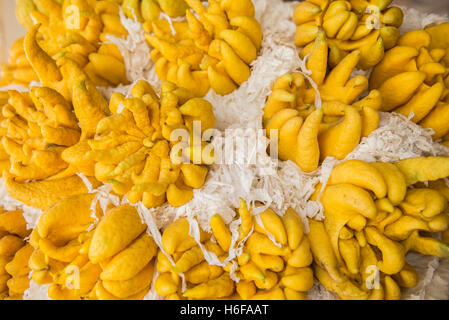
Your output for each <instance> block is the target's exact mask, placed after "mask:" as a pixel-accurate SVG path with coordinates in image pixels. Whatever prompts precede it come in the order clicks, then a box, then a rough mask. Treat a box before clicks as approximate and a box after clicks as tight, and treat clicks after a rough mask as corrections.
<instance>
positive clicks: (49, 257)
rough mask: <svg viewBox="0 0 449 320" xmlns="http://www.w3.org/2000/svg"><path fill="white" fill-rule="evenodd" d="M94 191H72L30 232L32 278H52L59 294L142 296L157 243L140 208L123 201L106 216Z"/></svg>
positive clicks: (98, 297)
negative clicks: (142, 216) (150, 233)
mask: <svg viewBox="0 0 449 320" xmlns="http://www.w3.org/2000/svg"><path fill="white" fill-rule="evenodd" d="M94 196H95V195H94V194H80V195H75V196H71V197H68V198H66V199H64V200H61V201H60V202H58V203H57V204H56V205H54V206H53V207H51V208H50V209H48V210H47V211H45V212H44V213H43V214H42V216H41V217H40V219H39V221H38V224H37V226H36V228H35V229H34V230H33V232H32V234H31V236H30V245H31V246H32V247H33V248H34V250H33V252H32V254H31V257H30V259H29V267H30V268H31V270H32V273H31V278H32V279H33V280H34V281H35V282H36V283H38V284H49V287H48V296H49V297H50V298H51V299H53V300H80V299H86V300H120V299H125V300H140V299H142V298H143V297H144V296H145V295H146V294H147V292H148V291H149V289H150V285H151V282H152V279H153V271H154V260H153V257H154V256H155V255H156V250H157V246H156V244H155V243H154V241H153V238H152V237H150V236H149V235H148V234H147V232H146V229H147V226H146V224H145V223H143V222H142V219H141V217H140V216H139V214H138V212H137V210H136V208H134V207H132V206H130V205H121V206H118V207H113V208H109V209H108V210H107V211H106V213H105V214H104V216H101V215H102V211H101V209H100V207H99V205H97V209H96V213H95V214H96V215H95V216H93V215H92V212H91V203H92V201H93V198H94ZM95 218H96V219H97V220H98V219H100V221H99V222H98V224H95V220H96V219H95ZM90 226H94V230H92V231H90V228H89V227H90Z"/></svg>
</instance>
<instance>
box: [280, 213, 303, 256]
mask: <svg viewBox="0 0 449 320" xmlns="http://www.w3.org/2000/svg"><path fill="white" fill-rule="evenodd" d="M282 222H283V223H284V227H285V231H286V233H287V240H288V246H289V248H290V249H291V250H295V249H296V248H297V247H298V246H299V244H300V243H301V241H302V240H303V236H304V232H303V225H302V221H301V218H299V215H298V214H297V213H296V212H295V210H293V209H292V208H289V209H287V211H286V212H285V213H284V215H283V216H282Z"/></svg>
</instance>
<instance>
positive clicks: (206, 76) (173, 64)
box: [130, 0, 262, 97]
mask: <svg viewBox="0 0 449 320" xmlns="http://www.w3.org/2000/svg"><path fill="white" fill-rule="evenodd" d="M130 2H134V3H135V5H138V1H130ZM173 3H174V2H173V1H167V0H164V1H159V5H160V7H161V9H162V11H165V9H164V5H170V4H173ZM185 3H186V4H187V7H186V9H188V10H185V9H184V12H183V13H182V15H183V16H184V15H185V17H186V20H187V21H186V22H173V23H172V24H169V23H168V22H167V21H166V20H162V19H161V20H157V19H156V20H152V19H148V20H146V19H145V20H146V22H145V23H144V28H145V30H146V31H147V32H148V34H146V39H147V42H148V43H149V44H150V46H151V47H152V48H154V49H153V50H152V52H151V58H152V60H153V61H154V62H155V64H156V74H157V75H158V77H159V78H160V79H161V80H162V81H170V82H173V83H175V84H177V85H178V86H180V87H184V88H187V89H189V90H190V91H192V92H193V93H194V94H195V96H198V97H203V96H205V95H206V94H207V93H208V91H209V90H210V89H211V88H212V89H213V90H214V91H215V92H216V93H218V94H220V95H227V94H229V93H231V92H233V91H234V90H236V89H237V88H238V87H239V86H241V85H242V84H243V83H244V82H246V81H247V80H248V78H249V77H250V76H251V69H250V64H251V63H252V62H253V61H254V60H255V59H256V58H257V52H258V50H259V49H260V47H261V43H262V28H261V26H260V24H259V22H258V21H257V20H256V19H255V18H254V5H253V3H252V1H251V0H222V1H209V3H208V6H204V5H203V4H202V3H201V1H198V0H186V1H185ZM185 3H184V1H182V2H179V3H178V8H179V7H182V6H183V5H184V4H185ZM191 10H193V12H192V11H191ZM168 14H169V15H170V13H168Z"/></svg>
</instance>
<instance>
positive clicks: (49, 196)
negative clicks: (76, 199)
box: [4, 175, 99, 210]
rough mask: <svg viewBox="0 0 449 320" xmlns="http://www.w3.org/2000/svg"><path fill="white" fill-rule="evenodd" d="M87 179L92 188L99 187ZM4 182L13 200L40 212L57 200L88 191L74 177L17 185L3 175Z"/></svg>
mask: <svg viewBox="0 0 449 320" xmlns="http://www.w3.org/2000/svg"><path fill="white" fill-rule="evenodd" d="M88 179H89V182H91V183H92V186H93V187H94V188H95V187H98V186H99V183H98V181H97V180H95V179H94V178H88ZM4 181H5V188H6V190H7V191H8V193H9V194H10V195H11V196H12V197H13V198H14V199H16V200H19V201H21V202H23V203H25V204H26V205H29V206H32V207H35V208H39V209H42V210H46V209H48V208H50V207H51V206H52V205H54V204H55V203H57V202H58V201H59V200H62V199H64V198H67V197H69V196H72V195H76V194H82V193H85V192H87V191H88V190H87V187H86V185H85V184H84V182H83V180H81V178H80V177H78V176H76V175H73V176H69V177H67V178H62V179H56V180H42V181H35V182H26V183H18V182H16V181H14V179H13V178H12V177H11V176H9V175H5V180H4Z"/></svg>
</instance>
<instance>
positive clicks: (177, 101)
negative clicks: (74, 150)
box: [86, 80, 215, 208]
mask: <svg viewBox="0 0 449 320" xmlns="http://www.w3.org/2000/svg"><path fill="white" fill-rule="evenodd" d="M130 95H131V96H130V97H129V98H125V96H124V95H122V94H120V93H114V95H113V96H112V98H111V101H110V105H109V108H110V110H111V112H112V115H111V116H110V117H106V118H104V119H103V120H101V121H100V122H99V123H98V126H97V129H96V135H95V137H94V138H92V139H90V140H87V144H88V145H89V147H90V148H91V149H92V151H90V152H89V154H88V155H86V157H90V158H91V159H92V160H93V161H95V177H96V178H97V179H98V180H99V181H103V182H109V183H111V184H112V187H113V190H114V192H115V193H116V194H118V195H120V196H122V195H125V194H126V196H127V198H128V199H129V200H130V201H131V202H132V203H136V202H138V201H142V202H143V204H144V205H145V206H146V207H148V208H152V207H157V206H160V205H162V204H163V203H164V202H165V201H166V200H167V201H168V203H169V204H171V205H172V206H181V205H184V204H186V203H187V202H189V201H190V200H191V199H192V198H193V189H194V188H195V189H197V188H201V187H202V185H203V184H204V182H205V179H206V175H207V167H206V164H212V163H213V158H212V157H213V153H210V155H209V156H206V153H205V152H204V150H205V149H206V148H207V147H208V143H207V142H203V141H202V140H201V139H202V134H203V133H204V132H205V131H206V130H208V129H212V128H214V124H215V117H214V112H213V107H212V105H211V104H210V103H209V102H208V101H206V100H204V99H202V98H194V96H193V94H192V93H191V92H190V91H188V90H186V89H184V88H178V87H176V85H174V84H173V83H170V82H165V83H163V84H162V89H161V94H160V98H159V97H158V96H157V95H156V93H155V91H154V90H153V88H152V87H151V85H150V84H149V83H148V82H146V81H143V80H142V81H138V82H137V83H136V84H135V85H134V87H133V88H132V89H131V91H130ZM120 106H122V107H123V110H119V109H120ZM196 121H197V122H198V123H200V124H201V130H200V131H198V130H197V129H196V128H195V127H194V126H195V122H196ZM178 129H180V130H184V131H185V134H186V139H185V140H186V141H182V142H179V141H178V139H179V137H178V135H177V134H176V131H175V130H178ZM172 135H175V137H172ZM197 138H198V139H199V143H197V142H196V140H197ZM179 153H182V155H181V154H179ZM178 156H179V159H178ZM184 156H185V157H187V159H185V160H187V161H184V158H183V157H184Z"/></svg>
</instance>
